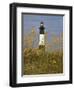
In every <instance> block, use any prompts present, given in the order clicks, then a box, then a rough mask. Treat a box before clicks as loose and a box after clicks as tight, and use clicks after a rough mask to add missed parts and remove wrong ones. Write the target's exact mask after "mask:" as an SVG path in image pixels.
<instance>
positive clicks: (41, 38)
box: [39, 22, 45, 50]
mask: <svg viewBox="0 0 74 90" xmlns="http://www.w3.org/2000/svg"><path fill="white" fill-rule="evenodd" d="M44 29H45V27H44V23H43V22H41V23H40V27H39V49H44V50H45V32H44Z"/></svg>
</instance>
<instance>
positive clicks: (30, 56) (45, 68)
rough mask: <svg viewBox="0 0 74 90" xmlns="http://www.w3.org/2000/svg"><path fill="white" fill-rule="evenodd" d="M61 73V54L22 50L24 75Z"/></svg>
mask: <svg viewBox="0 0 74 90" xmlns="http://www.w3.org/2000/svg"><path fill="white" fill-rule="evenodd" d="M57 73H63V52H62V51H61V52H60V51H55V52H46V51H43V50H41V49H38V48H33V49H31V48H25V49H24V75H37V74H57Z"/></svg>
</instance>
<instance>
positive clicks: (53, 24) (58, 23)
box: [22, 14, 63, 41]
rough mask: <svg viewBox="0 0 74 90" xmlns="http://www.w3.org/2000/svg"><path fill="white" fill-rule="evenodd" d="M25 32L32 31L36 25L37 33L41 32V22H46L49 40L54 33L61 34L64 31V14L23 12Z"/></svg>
mask: <svg viewBox="0 0 74 90" xmlns="http://www.w3.org/2000/svg"><path fill="white" fill-rule="evenodd" d="M22 20H23V33H24V35H25V34H27V33H28V32H31V30H32V27H33V26H34V28H35V30H36V32H37V33H39V26H40V22H41V21H43V22H44V26H45V31H46V32H48V40H49V41H50V38H51V36H52V33H54V34H55V35H57V36H59V35H60V33H62V32H63V16H61V15H36V14H23V16H22Z"/></svg>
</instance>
